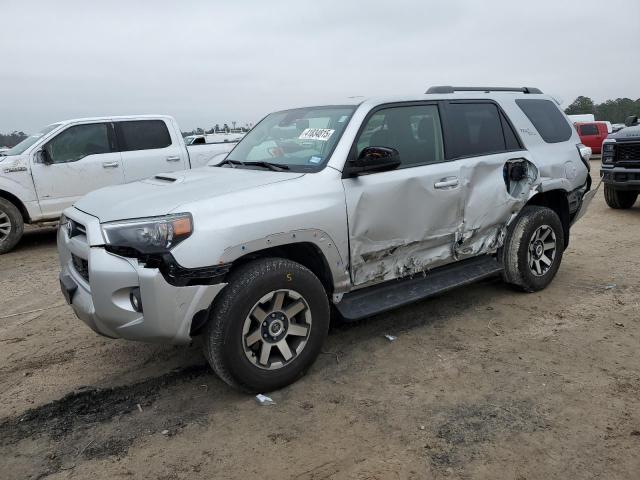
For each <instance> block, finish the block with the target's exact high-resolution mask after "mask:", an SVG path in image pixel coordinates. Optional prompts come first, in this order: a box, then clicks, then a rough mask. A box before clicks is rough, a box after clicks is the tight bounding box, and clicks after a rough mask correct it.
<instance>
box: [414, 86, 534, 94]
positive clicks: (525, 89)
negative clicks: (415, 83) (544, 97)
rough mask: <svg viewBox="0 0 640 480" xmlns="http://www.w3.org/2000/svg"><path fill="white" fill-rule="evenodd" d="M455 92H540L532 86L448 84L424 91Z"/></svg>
mask: <svg viewBox="0 0 640 480" xmlns="http://www.w3.org/2000/svg"><path fill="white" fill-rule="evenodd" d="M455 92H486V93H489V92H522V93H542V92H541V91H540V89H539V88H534V87H451V86H449V85H439V86H436V87H430V88H429V90H427V91H426V92H425V93H455Z"/></svg>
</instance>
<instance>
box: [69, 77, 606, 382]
mask: <svg viewBox="0 0 640 480" xmlns="http://www.w3.org/2000/svg"><path fill="white" fill-rule="evenodd" d="M351 102H352V103H349V102H340V103H338V104H334V105H326V106H317V107H305V108H295V109H291V110H285V111H280V112H275V113H272V114H270V115H268V116H266V117H265V118H264V119H263V120H262V121H261V122H260V123H258V124H257V125H256V126H255V127H254V128H253V129H252V130H251V131H250V132H249V133H247V135H246V136H245V137H244V138H243V139H242V140H241V141H240V142H239V143H238V145H237V146H236V148H235V149H233V151H232V152H231V153H230V154H229V155H228V156H227V157H226V158H225V159H224V160H223V161H221V162H220V163H219V164H217V165H212V166H210V167H208V168H206V169H199V170H197V171H191V172H188V171H187V172H175V173H173V174H165V175H161V176H157V177H155V178H149V179H147V180H143V181H141V182H136V183H131V184H128V185H120V186H115V187H109V188H104V189H101V190H98V191H95V192H93V193H90V194H89V195H87V196H85V197H84V198H82V199H80V200H79V201H78V202H77V203H76V204H75V206H74V207H71V208H68V209H67V210H65V212H64V219H63V220H62V221H61V223H60V228H59V231H58V251H59V256H60V263H61V273H60V285H61V289H62V293H63V295H64V296H65V298H66V300H67V302H68V303H70V304H71V307H72V308H73V311H74V312H75V313H76V315H77V316H78V317H79V318H80V319H81V320H82V321H83V322H84V323H86V324H87V325H88V326H89V327H91V328H92V329H93V330H95V331H96V332H98V333H100V334H102V335H106V336H108V337H112V338H126V339H131V340H140V341H147V342H167V343H188V342H190V341H191V340H192V339H194V338H196V337H199V338H201V339H202V342H203V346H204V353H205V356H206V357H207V359H208V360H209V363H210V364H211V366H212V368H213V369H214V371H215V372H216V373H217V374H218V375H219V376H220V378H222V379H223V380H224V381H225V382H227V383H228V384H230V385H232V386H235V387H237V388H240V389H243V390H246V391H253V392H256V391H269V390H273V389H276V388H279V387H282V386H284V385H286V384H288V383H290V382H293V381H295V380H296V379H297V378H298V377H299V376H300V375H301V374H302V373H303V372H304V371H305V370H306V369H307V368H308V367H309V366H310V365H311V363H312V362H313V361H314V359H315V358H316V357H317V355H318V354H319V353H320V351H321V348H322V344H323V341H324V339H325V337H326V335H327V330H328V327H329V317H330V312H331V311H335V312H338V313H339V315H340V316H341V317H342V318H343V319H345V320H357V319H360V318H363V317H367V316H370V315H373V314H376V313H379V312H384V311H388V310H390V309H392V308H395V307H398V306H401V305H406V304H408V303H411V302H415V301H418V300H421V299H424V298H427V297H429V296H432V295H435V294H437V293H440V292H443V291H446V290H449V289H452V288H455V287H459V286H461V285H466V284H468V283H470V282H473V281H476V280H479V279H481V278H486V277H489V276H492V275H502V277H503V278H504V280H505V281H506V282H507V283H509V284H512V285H515V286H517V287H518V288H520V289H521V290H523V291H527V292H535V291H539V290H541V289H543V288H545V287H546V286H547V285H549V284H550V282H551V281H552V279H553V278H554V276H555V274H556V272H557V270H558V268H559V267H560V262H561V260H562V255H563V252H564V250H565V249H566V248H567V246H568V244H569V234H570V228H571V225H573V224H574V223H575V222H576V221H577V220H578V219H579V218H580V216H581V215H582V214H583V213H584V212H585V210H586V208H587V206H588V204H589V202H590V201H591V200H592V198H593V195H594V193H595V192H594V191H591V190H590V187H591V178H590V176H589V164H588V161H587V160H588V153H589V152H590V149H588V148H586V147H584V146H583V145H581V144H580V139H579V138H578V134H577V132H576V130H575V129H574V128H573V126H572V124H571V123H570V122H569V120H568V119H567V117H566V116H565V115H564V113H563V112H562V111H561V110H560V109H559V108H558V104H557V103H556V101H555V100H554V99H553V98H552V97H549V96H546V95H543V94H542V93H541V92H540V91H539V90H538V89H534V88H515V89H510V88H487V87H481V88H479V87H469V88H459V87H433V88H430V89H429V90H428V91H427V92H426V93H425V94H417V95H416V94H414V95H409V96H396V97H385V98H371V99H367V100H364V101H360V102H357V103H353V101H351Z"/></svg>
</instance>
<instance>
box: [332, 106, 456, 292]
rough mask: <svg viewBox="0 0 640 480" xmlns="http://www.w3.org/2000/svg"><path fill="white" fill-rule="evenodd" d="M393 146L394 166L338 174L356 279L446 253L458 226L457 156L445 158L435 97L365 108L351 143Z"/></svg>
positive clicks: (406, 270) (425, 263) (371, 279)
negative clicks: (396, 158) (349, 175)
mask: <svg viewBox="0 0 640 480" xmlns="http://www.w3.org/2000/svg"><path fill="white" fill-rule="evenodd" d="M372 146H377V147H391V148H395V149H396V150H398V152H399V154H400V161H401V162H402V163H401V166H400V167H399V168H398V169H397V170H393V171H387V172H379V173H370V174H367V175H360V176H357V177H353V178H345V179H343V185H344V190H345V196H346V201H347V215H348V223H349V247H350V257H351V262H350V267H351V276H352V279H353V282H354V283H355V284H356V285H364V284H373V283H379V282H382V281H385V280H391V279H394V278H398V277H403V276H406V275H409V274H412V273H416V272H421V271H425V270H427V269H429V268H432V267H435V266H437V265H443V264H445V263H448V262H450V261H452V251H453V244H454V239H455V236H456V231H457V230H458V229H459V228H460V222H461V209H462V196H461V183H460V162H448V161H446V160H445V156H444V148H443V139H442V129H441V122H440V113H439V107H438V105H437V104H435V103H432V104H426V103H425V104H404V103H403V104H394V105H392V106H382V107H379V108H378V109H377V110H374V111H373V112H372V113H370V114H369V116H368V118H367V119H366V120H365V122H364V124H363V127H362V129H361V131H360V133H359V134H358V137H357V139H356V142H355V144H354V146H353V148H352V151H351V156H352V157H357V156H358V155H359V154H360V152H361V151H362V150H363V149H364V148H365V147H372Z"/></svg>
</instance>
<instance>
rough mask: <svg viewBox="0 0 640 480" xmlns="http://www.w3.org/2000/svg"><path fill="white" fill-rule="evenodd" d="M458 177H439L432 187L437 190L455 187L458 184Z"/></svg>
mask: <svg viewBox="0 0 640 480" xmlns="http://www.w3.org/2000/svg"><path fill="white" fill-rule="evenodd" d="M458 183H459V182H458V177H445V178H443V179H441V180H440V181H439V182H436V183H434V184H433V187H434V188H437V189H438V190H448V189H451V188H456V187H457V186H458Z"/></svg>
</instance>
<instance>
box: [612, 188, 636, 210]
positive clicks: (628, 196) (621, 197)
mask: <svg viewBox="0 0 640 480" xmlns="http://www.w3.org/2000/svg"><path fill="white" fill-rule="evenodd" d="M637 198H638V192H634V191H626V190H616V189H615V188H614V187H612V186H611V185H607V184H606V183H605V184H604V199H605V201H606V202H607V205H609V206H610V207H611V208H615V209H627V208H631V207H633V204H634V203H636V199H637Z"/></svg>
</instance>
